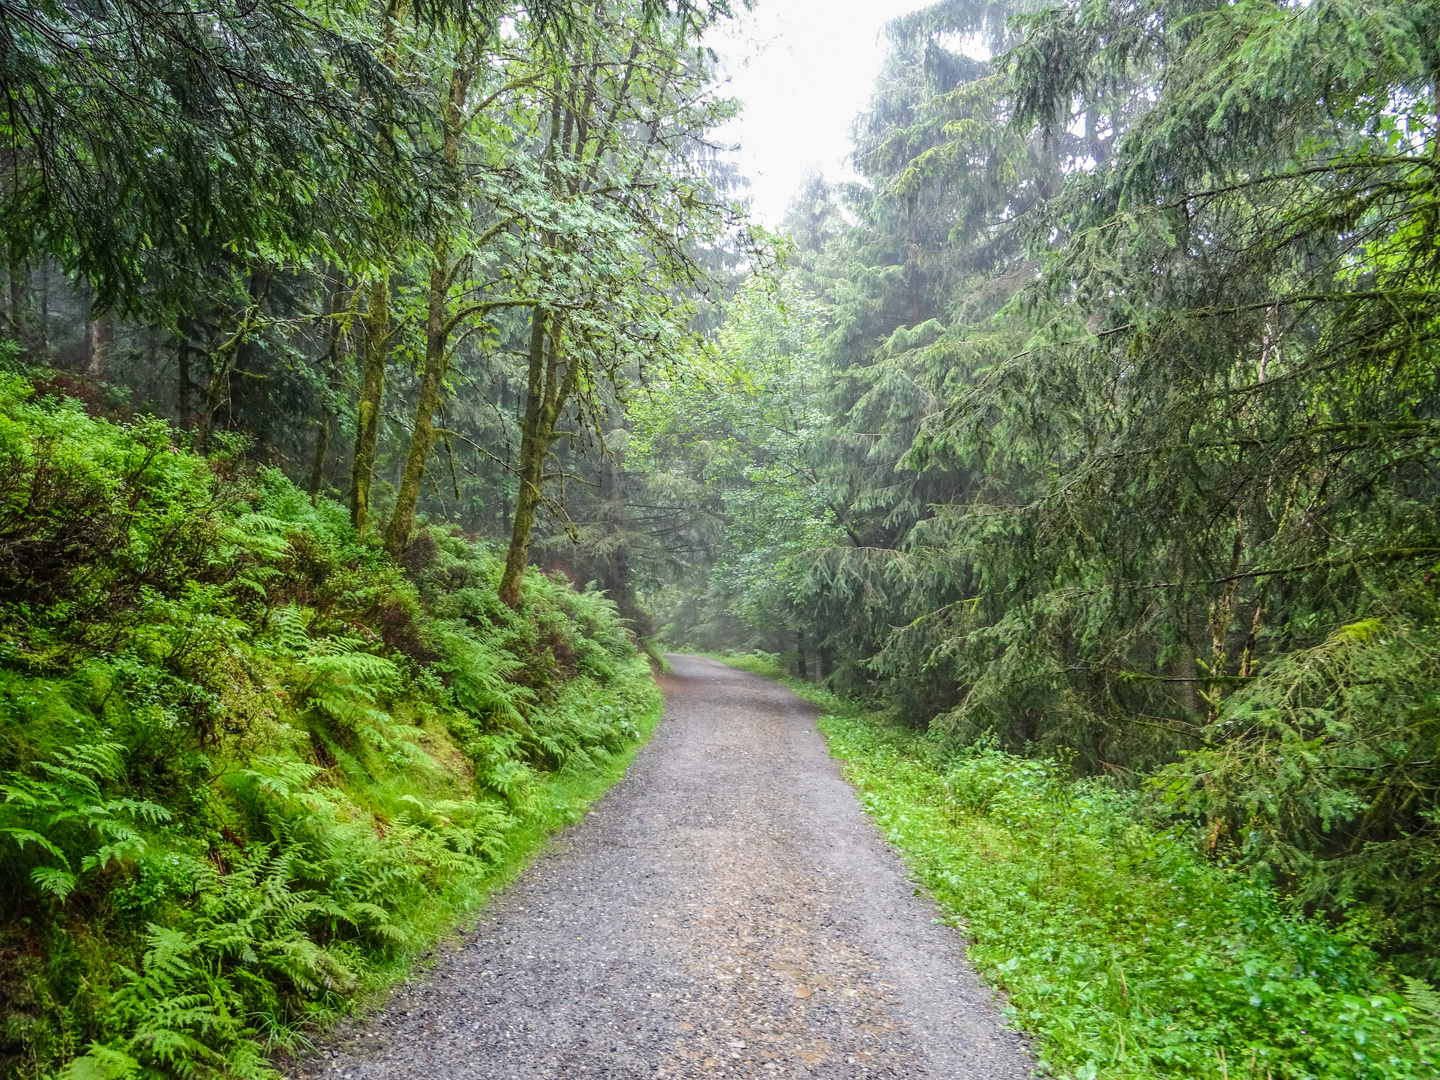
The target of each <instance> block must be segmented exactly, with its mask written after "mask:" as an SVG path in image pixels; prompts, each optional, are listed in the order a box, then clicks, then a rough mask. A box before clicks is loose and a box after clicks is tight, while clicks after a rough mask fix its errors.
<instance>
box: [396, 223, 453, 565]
mask: <svg viewBox="0 0 1440 1080" xmlns="http://www.w3.org/2000/svg"><path fill="white" fill-rule="evenodd" d="M449 279H450V251H449V248H448V247H447V246H446V245H445V244H444V242H441V243H439V244H436V245H435V258H434V261H433V262H431V264H430V296H429V303H428V305H427V309H426V314H425V367H424V371H423V372H422V374H421V376H420V396H419V399H418V400H417V401H416V402H415V427H414V429H413V430H412V431H411V433H410V452H409V454H408V455H407V457H406V459H405V472H404V475H402V476H401V478H400V490H399V493H398V494H397V495H396V498H395V512H394V513H393V514H391V515H390V526H389V528H388V529H386V531H385V550H386V551H388V552H390V554H392V555H399V554H400V553H401V552H402V551H404V550H405V545H406V544H408V543H409V542H410V532H411V530H412V529H414V528H415V507H416V506H417V505H418V504H419V502H420V488H421V486H422V485H423V484H424V482H425V464H426V462H428V461H429V460H430V451H431V450H432V449H433V448H434V446H435V412H436V410H437V409H438V408H439V407H440V387H441V385H442V384H443V383H444V381H445V368H446V362H447V360H448V359H449V353H450V342H449V337H450V335H449V334H448V333H447V332H446V326H445V314H446V312H445V300H446V294H447V293H448V291H449Z"/></svg>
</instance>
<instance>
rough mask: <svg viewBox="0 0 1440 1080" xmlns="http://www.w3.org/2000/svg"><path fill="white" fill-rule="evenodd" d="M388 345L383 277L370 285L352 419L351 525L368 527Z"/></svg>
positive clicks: (387, 308)
mask: <svg viewBox="0 0 1440 1080" xmlns="http://www.w3.org/2000/svg"><path fill="white" fill-rule="evenodd" d="M389 343H390V285H389V282H388V281H387V280H386V279H385V277H384V276H383V275H382V276H381V277H378V278H376V279H375V280H374V281H372V282H371V283H370V303H369V306H368V308H367V309H366V312H365V349H364V358H363V367H362V368H361V373H360V402H359V405H358V407H357V412H356V417H355V461H354V464H353V465H352V467H351V471H350V523H351V524H352V525H354V526H355V528H357V529H359V530H360V531H361V532H364V531H365V530H366V529H367V528H369V526H370V483H371V480H372V479H373V473H374V470H375V454H376V449H377V446H378V444H379V441H380V404H381V400H382V398H383V397H384V394H385V361H386V359H387V356H388V350H389Z"/></svg>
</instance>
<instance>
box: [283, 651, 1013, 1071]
mask: <svg viewBox="0 0 1440 1080" xmlns="http://www.w3.org/2000/svg"><path fill="white" fill-rule="evenodd" d="M671 659H672V661H673V662H674V665H675V674H674V675H673V676H671V677H668V678H667V679H665V680H664V683H663V685H664V689H665V699H666V708H665V716H664V719H663V720H662V721H661V723H660V726H659V727H658V728H657V729H656V732H655V735H654V737H653V738H652V740H651V742H650V744H649V745H648V746H647V747H646V748H645V749H644V750H643V751H642V753H641V754H640V755H639V757H638V758H637V760H636V761H635V763H634V765H633V766H632V767H631V769H630V771H629V773H628V774H627V775H626V777H625V778H624V779H623V780H622V781H621V782H620V783H619V784H617V785H616V786H615V787H614V788H612V789H611V791H610V792H609V793H608V794H607V795H606V796H605V798H604V799H602V800H601V801H600V803H599V804H598V805H597V806H596V807H595V809H594V810H593V811H592V813H591V814H590V815H589V816H588V817H587V818H586V819H585V820H584V821H582V822H580V823H579V824H578V825H575V826H574V827H572V828H571V829H569V830H567V831H566V832H565V833H564V835H563V836H562V837H561V838H560V839H559V840H558V841H557V842H556V843H555V844H553V845H552V846H551V847H550V848H549V849H548V850H547V852H546V853H545V854H544V855H542V856H541V857H540V858H539V859H538V860H537V861H536V863H535V865H534V866H533V867H531V869H530V870H529V871H527V873H526V874H525V875H524V877H523V878H522V879H521V880H520V881H519V882H518V883H517V884H516V885H515V886H514V887H512V888H511V889H509V890H508V891H506V892H505V893H504V894H503V895H502V896H499V897H497V898H496V900H495V902H494V903H493V904H492V905H491V907H490V908H489V909H487V911H486V912H485V914H484V915H483V916H482V918H481V919H480V921H479V922H478V923H477V924H476V925H475V927H474V928H473V929H472V930H470V931H469V932H467V933H466V934H464V935H461V936H460V937H459V938H458V939H454V940H453V944H447V945H446V946H444V947H442V949H441V955H440V957H439V958H438V959H437V961H436V964H435V967H434V968H433V969H432V970H431V971H429V972H428V973H426V975H425V976H424V977H423V980H421V981H417V982H415V983H412V984H410V985H408V986H406V987H405V988H403V989H401V990H399V991H397V993H396V994H395V995H394V996H393V997H392V998H391V1000H390V1002H389V1003H388V1005H387V1007H386V1008H385V1009H384V1010H383V1011H381V1012H379V1013H377V1014H373V1015H371V1016H369V1017H366V1018H363V1019H361V1020H358V1021H356V1022H354V1023H352V1025H351V1026H350V1027H349V1028H348V1029H346V1030H343V1031H341V1032H339V1033H337V1034H336V1036H335V1037H334V1039H333V1041H331V1042H330V1043H328V1044H326V1045H324V1046H322V1047H321V1048H320V1053H319V1054H317V1055H316V1056H315V1057H312V1058H311V1059H310V1060H309V1061H308V1062H306V1063H304V1065H303V1066H302V1067H301V1068H300V1069H298V1070H297V1072H296V1075H299V1076H308V1077H320V1076H325V1077H341V1078H343V1077H349V1078H351V1080H362V1078H364V1080H372V1078H373V1080H379V1078H384V1080H400V1078H406V1080H409V1078H422V1077H423V1078H434V1080H449V1078H452V1077H453V1078H460V1077H476V1078H480V1077H483V1078H487V1080H488V1078H491V1077H497V1078H498V1077H505V1078H510V1077H514V1078H516V1080H530V1078H536V1080H538V1078H541V1077H565V1078H575V1077H607V1078H609V1077H617V1078H621V1077H623V1078H627V1080H628V1078H631V1077H646V1078H657V1077H692V1076H693V1077H699V1076H710V1077H714V1076H730V1077H735V1076H752V1077H857V1078H858V1077H906V1078H915V1080H921V1078H925V1080H930V1078H935V1080H940V1078H945V1080H1001V1078H1006V1080H1009V1078H1014V1080H1021V1078H1023V1077H1027V1076H1029V1075H1030V1073H1031V1070H1032V1068H1033V1064H1034V1063H1033V1060H1032V1059H1031V1057H1030V1055H1029V1054H1028V1052H1027V1051H1026V1049H1025V1047H1024V1044H1023V1042H1022V1041H1021V1039H1020V1037H1019V1036H1018V1035H1016V1034H1014V1033H1013V1032H1010V1031H1007V1030H1005V1029H1004V1028H1003V1027H1002V1025H1001V1020H1000V1017H999V1015H998V1013H997V1011H996V1008H995V1006H994V1004H993V1003H992V1000H991V995H990V993H989V991H988V990H986V989H985V988H984V986H983V985H981V983H980V982H979V980H978V979H977V978H976V976H975V974H974V973H973V972H972V971H971V969H970V968H969V967H968V966H967V965H966V963H965V961H964V958H963V947H964V942H963V941H962V940H961V939H960V937H958V936H957V934H956V933H955V931H953V930H951V929H950V928H948V927H946V926H944V925H943V924H940V923H937V922H935V921H933V919H934V913H933V911H932V910H931V908H930V906H929V904H928V903H927V902H926V901H925V900H924V899H922V898H921V897H919V896H916V895H915V894H914V887H913V886H912V884H911V883H910V882H909V881H908V880H907V878H906V876H905V872H904V869H903V867H902V866H901V863H900V861H899V859H898V857H897V856H896V855H895V854H894V853H893V852H892V851H891V850H890V849H889V848H887V847H886V845H885V843H884V841H882V840H881V839H880V836H879V834H878V833H877V832H876V830H875V827H874V825H873V824H872V823H871V822H870V821H869V819H868V818H866V816H865V815H864V813H863V812H862V811H861V809H860V807H859V804H858V802H857V800H856V798H855V795H854V793H853V791H852V790H851V789H850V788H849V786H848V785H847V784H846V783H845V782H844V781H843V780H842V779H841V778H840V772H839V767H838V765H837V764H836V762H834V761H833V760H832V759H831V758H830V757H829V756H828V754H827V752H826V749H825V744H824V740H823V738H822V737H821V735H820V734H819V733H818V732H816V731H815V728H814V724H813V719H814V716H815V713H814V710H813V708H812V707H811V706H810V705H808V704H807V703H805V702H804V701H801V700H800V699H799V698H797V697H795V696H794V695H793V694H791V693H790V692H789V691H788V690H785V689H784V688H782V687H780V686H778V685H776V684H775V683H772V682H770V681H768V680H766V679H761V678H757V677H755V676H753V675H747V674H745V673H743V672H739V671H736V670H734V669H733V668H729V667H726V666H725V665H723V664H717V663H715V662H713V661H710V660H702V659H699V658H697V657H690V656H673V657H671Z"/></svg>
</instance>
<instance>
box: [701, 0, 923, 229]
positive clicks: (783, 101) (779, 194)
mask: <svg viewBox="0 0 1440 1080" xmlns="http://www.w3.org/2000/svg"><path fill="white" fill-rule="evenodd" d="M926 2H928V0H757V2H756V4H755V10H754V11H753V12H751V13H749V14H748V15H745V14H742V15H740V16H739V17H738V18H737V19H735V20H732V22H731V23H730V24H729V25H727V26H725V27H723V28H721V29H720V30H718V31H717V32H715V33H713V34H712V35H711V36H710V38H709V39H708V43H709V44H710V45H711V47H712V48H714V49H715V51H716V52H717V53H719V54H720V56H721V58H722V61H723V63H724V71H725V72H726V74H727V75H728V76H729V79H730V83H729V87H728V90H729V93H730V94H731V95H733V96H734V97H738V98H740V99H741V100H742V101H743V102H744V103H745V111H744V112H743V113H742V114H741V115H740V117H739V118H738V119H736V120H734V121H732V122H731V123H729V124H727V125H726V126H725V127H723V128H721V129H720V130H719V131H718V132H717V133H716V138H717V139H718V141H720V142H722V143H729V144H739V147H740V149H739V150H738V151H737V152H736V153H735V155H734V158H735V160H736V162H737V163H738V164H739V166H740V171H741V172H742V173H744V174H745V175H746V176H747V177H748V178H749V180H750V184H751V188H750V195H751V197H752V198H753V199H754V211H755V216H756V217H757V218H758V219H759V220H760V221H762V222H764V223H765V224H766V225H775V224H778V222H779V220H780V218H781V217H782V216H784V213H785V207H786V206H787V205H788V204H789V202H790V199H791V198H792V197H793V196H794V194H795V192H796V190H797V189H798V188H799V186H800V181H801V179H802V178H803V177H804V175H805V172H806V170H808V169H810V168H812V167H814V168H818V169H819V170H820V171H821V172H822V173H824V174H825V176H826V177H828V178H830V179H832V180H835V179H850V178H853V173H852V172H851V171H850V168H849V165H848V163H847V162H846V161H845V158H846V155H848V154H849V152H850V124H851V121H853V120H854V119H855V114H856V113H857V112H859V111H860V109H861V108H863V107H864V105H865V104H866V102H867V101H869V99H870V92H871V88H872V87H873V85H874V82H875V76H876V74H877V73H878V72H879V70H880V61H881V59H882V58H883V57H884V55H885V43H884V38H883V36H882V35H881V29H882V28H883V27H884V25H885V23H886V22H887V21H888V20H890V19H893V18H894V17H895V16H896V15H903V14H904V13H905V12H907V11H914V10H915V9H916V8H920V7H924V6H925V4H926ZM739 6H740V5H739V4H736V7H737V8H738V7H739Z"/></svg>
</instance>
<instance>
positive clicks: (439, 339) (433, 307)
mask: <svg viewBox="0 0 1440 1080" xmlns="http://www.w3.org/2000/svg"><path fill="white" fill-rule="evenodd" d="M462 50H463V47H462ZM473 73H474V66H473V61H470V60H465V59H462V60H460V61H458V62H457V63H456V65H455V67H454V69H453V70H452V71H451V73H450V88H449V92H448V94H447V95H446V99H445V136H444V145H443V147H442V152H443V154H444V156H445V161H446V163H447V164H448V165H449V166H450V167H451V168H452V169H456V170H459V168H460V130H461V126H462V124H463V123H464V108H465V95H466V93H468V91H469V88H470V80H471V77H472V75H473ZM450 271H451V267H450V245H449V244H448V243H447V242H446V241H445V239H444V238H443V236H442V238H441V239H440V240H438V241H437V242H436V244H435V249H434V258H433V260H432V261H431V263H430V295H429V302H428V304H427V305H426V312H425V368H424V372H423V373H422V375H421V377H420V399H419V400H418V401H417V402H416V403H415V424H414V429H413V430H412V432H411V434H410V452H409V454H408V455H407V456H406V459H405V472H404V474H403V475H402V476H401V478H400V487H399V491H398V493H397V494H396V498H395V512H394V513H393V514H391V515H390V527H389V528H388V529H386V531H385V550H386V551H388V552H390V554H391V555H395V556H398V555H399V554H400V553H401V552H402V551H404V550H405V545H406V544H408V543H409V542H410V533H411V532H412V531H413V530H414V528H415V507H416V506H417V505H418V504H419V502H420V489H421V488H422V487H423V486H424V484H425V466H426V464H427V463H428V462H429V460H430V451H431V450H432V449H434V446H435V413H436V411H437V410H438V409H439V407H440V388H441V386H443V385H444V382H445V369H446V366H447V364H448V363H449V360H450V327H449V326H448V325H447V321H446V315H447V313H448V312H447V307H448V303H447V302H448V300H449V294H450Z"/></svg>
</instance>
